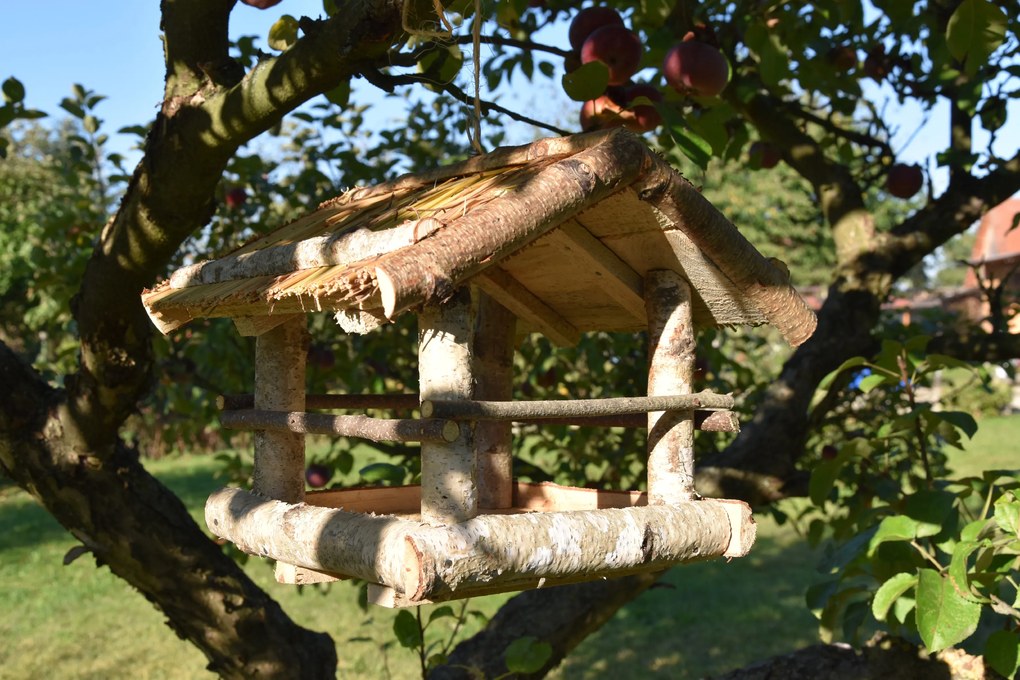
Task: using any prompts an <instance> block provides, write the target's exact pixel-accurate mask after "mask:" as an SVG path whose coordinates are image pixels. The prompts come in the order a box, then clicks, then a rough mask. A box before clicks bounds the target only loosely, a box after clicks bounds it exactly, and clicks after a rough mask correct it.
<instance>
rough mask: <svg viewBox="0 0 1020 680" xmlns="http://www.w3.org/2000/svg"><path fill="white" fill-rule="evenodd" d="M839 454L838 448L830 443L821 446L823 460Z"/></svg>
mask: <svg viewBox="0 0 1020 680" xmlns="http://www.w3.org/2000/svg"><path fill="white" fill-rule="evenodd" d="M838 455H839V449H837V448H836V447H835V446H833V445H832V444H826V445H825V446H823V447H822V458H824V459H825V460H832V459H833V458H835V457H836V456H838Z"/></svg>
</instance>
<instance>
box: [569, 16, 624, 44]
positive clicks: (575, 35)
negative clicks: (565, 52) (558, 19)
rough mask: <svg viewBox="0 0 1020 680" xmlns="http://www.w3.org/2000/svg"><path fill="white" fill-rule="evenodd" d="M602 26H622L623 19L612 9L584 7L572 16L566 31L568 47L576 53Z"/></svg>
mask: <svg viewBox="0 0 1020 680" xmlns="http://www.w3.org/2000/svg"><path fill="white" fill-rule="evenodd" d="M604 26H623V17H621V16H620V13H619V12H617V11H616V10H615V9H613V8H612V7H586V8H584V9H582V10H581V11H580V12H578V13H577V14H576V15H575V16H574V20H573V21H571V22H570V29H569V30H568V31H567V38H568V39H569V40H570V47H571V48H572V49H573V50H574V51H575V52H576V51H579V50H580V49H581V46H582V45H584V41H585V40H587V39H588V36H589V35H591V34H592V33H594V32H595V31H597V30H598V29H600V28H602V27H604Z"/></svg>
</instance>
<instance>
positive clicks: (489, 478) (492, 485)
mask: <svg viewBox="0 0 1020 680" xmlns="http://www.w3.org/2000/svg"><path fill="white" fill-rule="evenodd" d="M475 302H476V304H477V309H478V312H477V316H476V318H475V357H474V361H475V369H474V373H475V380H476V387H475V398H476V399H493V400H506V401H509V400H510V398H511V397H512V396H513V363H514V332H515V329H516V325H517V319H516V317H514V315H513V314H512V313H511V312H510V311H509V310H508V309H507V308H506V307H504V306H503V305H501V304H499V303H498V302H496V300H494V299H493V298H491V297H489V296H488V295H487V294H485V293H484V292H482V291H480V290H479V291H476V294H475ZM510 428H511V423H510V421H498V420H488V421H480V422H478V423H476V425H475V448H476V449H477V450H478V506H479V507H480V508H509V507H511V506H512V505H513V452H512V450H511V443H512V434H511V430H510Z"/></svg>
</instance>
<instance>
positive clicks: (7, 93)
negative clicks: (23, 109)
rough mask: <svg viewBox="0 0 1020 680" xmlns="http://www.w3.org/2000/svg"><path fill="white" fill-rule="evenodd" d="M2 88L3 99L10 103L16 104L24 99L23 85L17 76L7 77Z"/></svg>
mask: <svg viewBox="0 0 1020 680" xmlns="http://www.w3.org/2000/svg"><path fill="white" fill-rule="evenodd" d="M2 88H3V92H4V99H5V100H7V101H8V102H10V103H12V104H17V103H19V102H21V101H23V100H24V99H25V86H24V85H22V84H21V81H20V80H18V79H17V78H14V77H11V78H8V79H7V80H5V81H4V84H3V86H2Z"/></svg>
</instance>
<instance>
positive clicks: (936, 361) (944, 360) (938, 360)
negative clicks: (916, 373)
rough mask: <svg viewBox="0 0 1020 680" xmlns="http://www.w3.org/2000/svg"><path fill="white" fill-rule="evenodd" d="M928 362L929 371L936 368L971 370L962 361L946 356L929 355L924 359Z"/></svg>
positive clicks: (970, 367) (968, 365) (971, 368)
mask: <svg viewBox="0 0 1020 680" xmlns="http://www.w3.org/2000/svg"><path fill="white" fill-rule="evenodd" d="M925 360H926V361H927V362H928V367H929V368H931V369H937V368H962V369H964V370H967V371H970V370H973V367H972V366H971V365H970V364H968V363H967V362H966V361H963V360H962V359H957V358H956V357H951V356H947V355H945V354H934V353H933V354H929V355H928V356H927V357H925Z"/></svg>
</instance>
